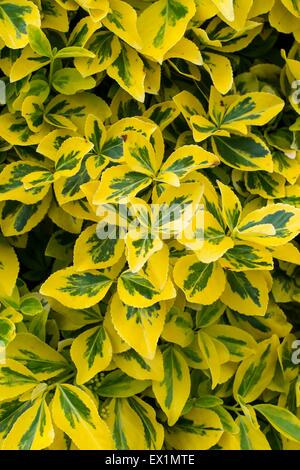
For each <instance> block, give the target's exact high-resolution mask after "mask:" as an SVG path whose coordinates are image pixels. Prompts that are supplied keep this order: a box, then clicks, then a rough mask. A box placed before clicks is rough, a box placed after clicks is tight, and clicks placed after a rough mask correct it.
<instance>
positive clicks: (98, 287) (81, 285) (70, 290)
mask: <svg viewBox="0 0 300 470" xmlns="http://www.w3.org/2000/svg"><path fill="white" fill-rule="evenodd" d="M111 284H112V279H110V278H109V277H108V276H107V275H105V274H103V273H101V272H99V271H95V270H91V271H85V272H82V273H79V272H77V270H76V269H75V268H74V267H69V268H66V269H62V270H60V271H57V272H55V273H54V274H52V275H51V276H50V277H48V279H47V280H46V281H45V282H44V283H43V285H42V287H41V289H40V292H41V293H42V294H43V295H47V296H49V297H53V298H55V299H56V300H58V301H59V302H61V303H62V304H63V305H65V306H66V307H70V308H88V307H91V306H93V305H95V304H97V303H98V302H99V301H100V300H101V299H103V297H104V296H105V294H106V293H107V291H108V290H109V288H110V286H111Z"/></svg>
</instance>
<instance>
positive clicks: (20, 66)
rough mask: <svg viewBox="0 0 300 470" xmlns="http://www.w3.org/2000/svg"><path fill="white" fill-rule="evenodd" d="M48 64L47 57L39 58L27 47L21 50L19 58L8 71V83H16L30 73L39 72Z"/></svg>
mask: <svg viewBox="0 0 300 470" xmlns="http://www.w3.org/2000/svg"><path fill="white" fill-rule="evenodd" d="M49 63H50V58H49V57H46V56H40V55H39V54H37V53H36V52H34V51H33V50H32V49H31V47H30V46H29V45H28V46H26V47H24V49H22V52H21V55H20V57H18V58H17V59H16V61H15V62H14V63H13V64H12V67H11V70H10V81H11V82H17V81H18V80H21V79H22V78H24V77H27V76H28V75H29V74H30V73H32V72H35V71H36V70H39V69H40V68H42V67H44V66H45V65H48V64H49Z"/></svg>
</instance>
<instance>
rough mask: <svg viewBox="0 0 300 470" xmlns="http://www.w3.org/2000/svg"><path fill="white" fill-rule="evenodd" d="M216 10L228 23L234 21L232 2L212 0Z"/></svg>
mask: <svg viewBox="0 0 300 470" xmlns="http://www.w3.org/2000/svg"><path fill="white" fill-rule="evenodd" d="M212 2H213V3H214V4H215V5H216V7H217V9H218V10H219V11H220V13H222V15H223V16H224V17H225V18H226V20H228V21H233V20H234V0H212Z"/></svg>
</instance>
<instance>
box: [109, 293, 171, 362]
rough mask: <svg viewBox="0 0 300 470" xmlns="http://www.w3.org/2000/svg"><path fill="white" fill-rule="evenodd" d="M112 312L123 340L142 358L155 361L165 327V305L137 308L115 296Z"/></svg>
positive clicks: (114, 323)
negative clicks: (159, 339)
mask: <svg viewBox="0 0 300 470" xmlns="http://www.w3.org/2000/svg"><path fill="white" fill-rule="evenodd" d="M110 312H111V315H112V321H113V325H114V327H115V328H116V330H117V332H118V334H119V335H120V336H121V338H123V339H124V340H125V341H126V342H127V343H128V344H129V345H130V346H131V347H132V348H133V349H134V350H135V351H136V352H137V353H138V354H140V355H141V356H142V357H144V358H148V359H153V357H154V355H155V351H156V345H157V341H158V338H159V337H160V335H161V332H162V330H163V326H164V321H165V316H166V309H165V304H164V303H163V302H160V303H156V304H154V305H152V306H150V307H147V308H139V307H136V308H135V307H130V306H127V305H125V304H124V303H123V302H122V301H121V300H120V298H119V297H118V295H117V294H115V295H114V296H113V298H112V301H111V305H110Z"/></svg>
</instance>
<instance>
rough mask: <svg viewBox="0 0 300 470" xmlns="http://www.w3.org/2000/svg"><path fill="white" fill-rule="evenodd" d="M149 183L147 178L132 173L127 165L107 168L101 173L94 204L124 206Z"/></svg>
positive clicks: (141, 174) (149, 180)
mask: <svg viewBox="0 0 300 470" xmlns="http://www.w3.org/2000/svg"><path fill="white" fill-rule="evenodd" d="M150 183H151V179H150V177H149V176H147V175H144V174H143V173H138V172H136V171H132V170H131V169H130V167H129V166H128V165H118V166H113V167H111V168H108V169H107V170H105V171H104V172H103V173H102V178H101V181H100V184H99V187H98V189H97V191H96V193H95V195H94V199H93V203H94V204H104V203H106V202H111V203H119V204H125V203H126V202H127V201H128V200H130V198H132V197H134V196H135V195H136V194H137V193H138V192H139V191H142V190H143V189H145V188H146V187H147V186H149V184H150Z"/></svg>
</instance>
